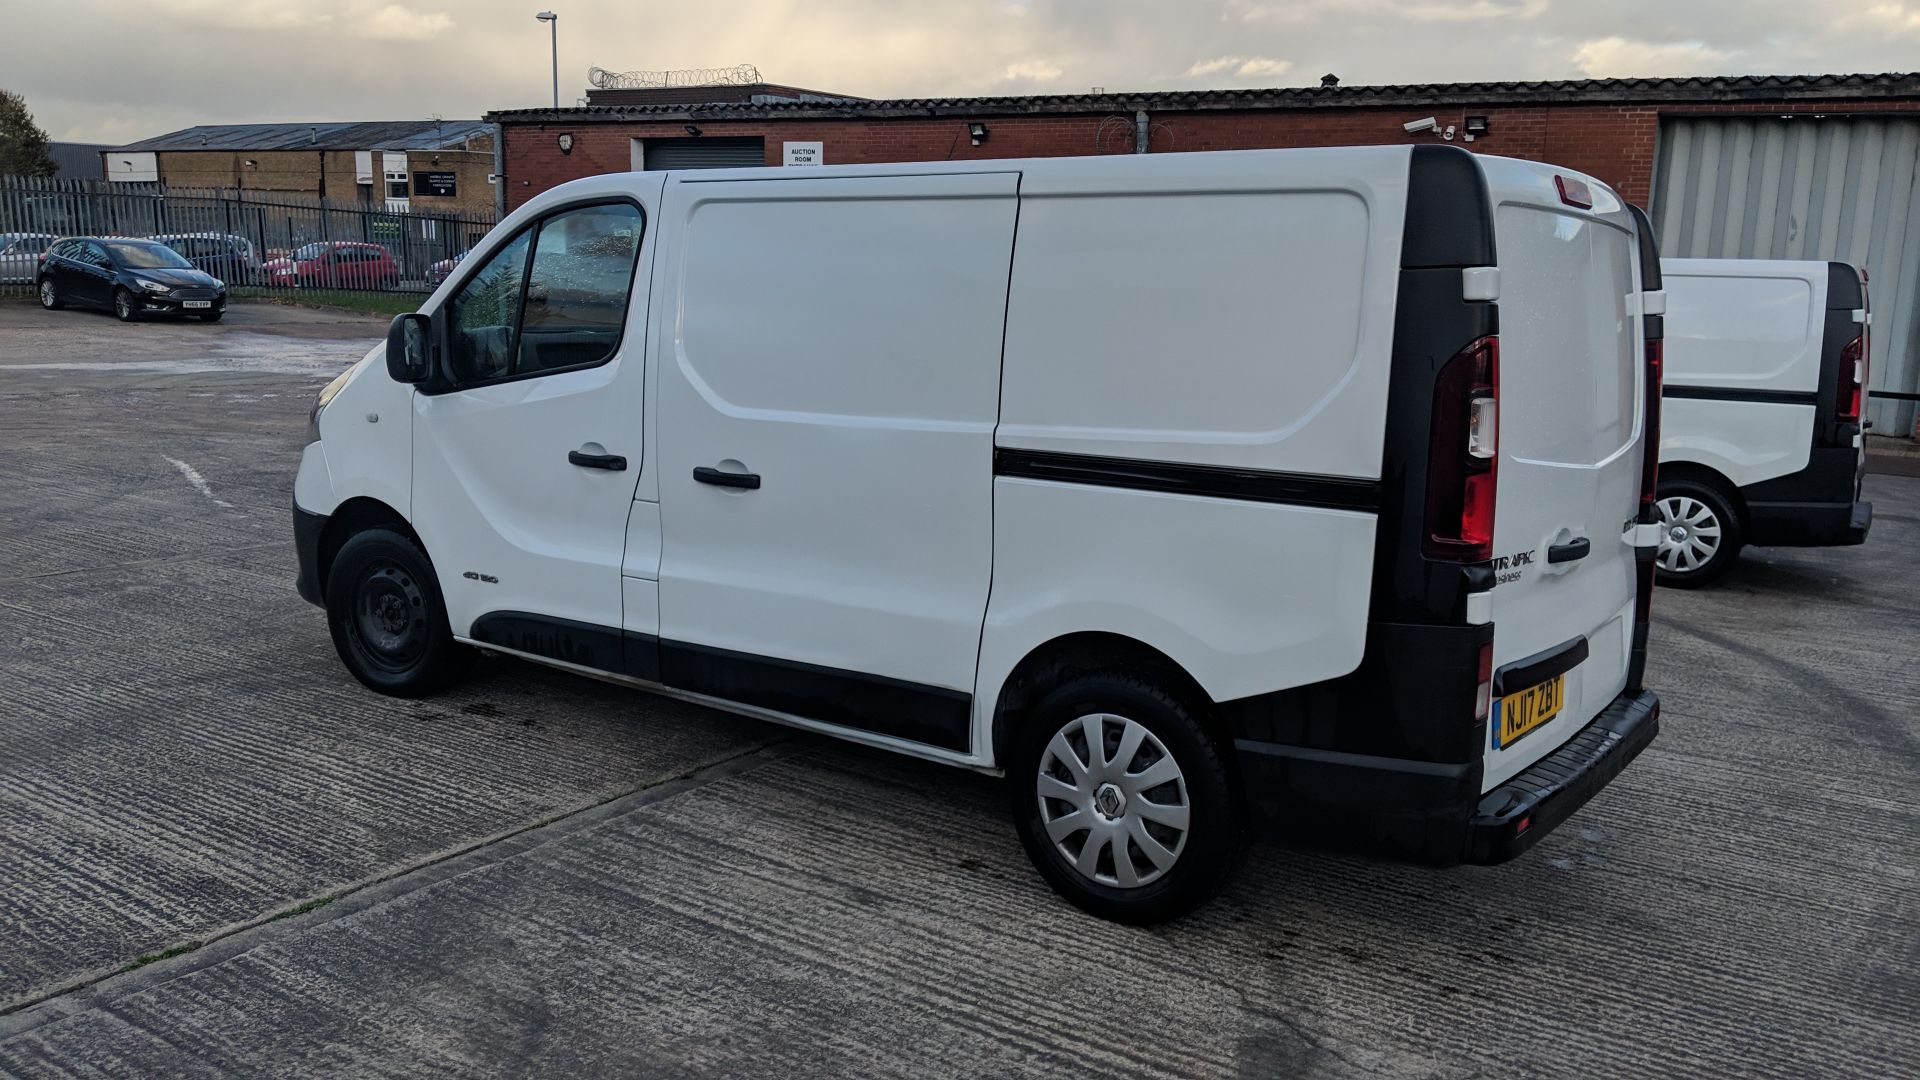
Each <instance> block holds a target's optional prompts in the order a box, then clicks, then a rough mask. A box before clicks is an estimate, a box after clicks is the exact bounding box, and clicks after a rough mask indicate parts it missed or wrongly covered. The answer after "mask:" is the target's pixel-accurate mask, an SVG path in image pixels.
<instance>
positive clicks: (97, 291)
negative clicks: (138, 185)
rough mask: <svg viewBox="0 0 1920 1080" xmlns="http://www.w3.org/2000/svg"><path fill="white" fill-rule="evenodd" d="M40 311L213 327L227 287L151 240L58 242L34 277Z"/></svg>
mask: <svg viewBox="0 0 1920 1080" xmlns="http://www.w3.org/2000/svg"><path fill="white" fill-rule="evenodd" d="M35 285H36V286H37V287H38V289H39V290H40V306H41V307H44V308H47V309H48V310H53V309H55V308H62V307H65V306H67V305H68V304H74V305H81V306H87V307H100V308H106V309H108V310H109V311H112V312H113V313H114V314H115V315H118V316H119V317H120V321H122V322H132V321H133V320H135V319H138V318H140V317H142V316H145V315H193V316H196V317H198V318H200V319H203V320H205V321H207V322H215V321H217V320H218V319H219V318H220V316H222V315H224V314H226V311H227V285H226V282H224V281H221V280H220V279H219V278H216V277H214V276H213V275H212V274H208V273H206V272H204V271H201V270H196V269H194V268H193V264H192V263H190V262H188V261H187V260H186V259H184V258H181V256H180V253H179V252H177V251H175V250H173V249H172V248H170V247H168V246H166V245H165V244H157V243H155V242H153V241H151V240H124V239H117V238H113V237H107V238H101V237H93V236H81V237H68V238H67V239H64V240H56V241H54V243H53V246H52V247H50V248H48V249H47V254H46V255H45V257H43V258H42V259H41V261H40V271H39V273H38V274H37V275H36V276H35Z"/></svg>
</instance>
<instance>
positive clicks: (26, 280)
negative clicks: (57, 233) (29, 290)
mask: <svg viewBox="0 0 1920 1080" xmlns="http://www.w3.org/2000/svg"><path fill="white" fill-rule="evenodd" d="M55 239H56V238H55V237H53V236H50V235H48V234H47V233H0V285H31V284H33V282H34V278H35V276H36V275H38V274H39V272H40V256H41V255H44V254H46V250H47V248H48V247H50V246H52V244H53V241H54V240H55Z"/></svg>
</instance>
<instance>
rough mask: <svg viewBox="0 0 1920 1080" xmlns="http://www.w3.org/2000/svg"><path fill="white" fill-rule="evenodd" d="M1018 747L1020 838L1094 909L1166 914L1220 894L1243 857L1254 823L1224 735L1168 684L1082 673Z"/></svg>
mask: <svg viewBox="0 0 1920 1080" xmlns="http://www.w3.org/2000/svg"><path fill="white" fill-rule="evenodd" d="M1009 751H1010V752H1009V755H1008V768H1007V775H1008V779H1009V783H1010V786H1011V791H1010V795H1011V797H1012V800H1013V817H1014V824H1015V827H1016V828H1017V829H1018V830H1019V833H1020V841H1021V843H1022V844H1023V845H1025V847H1026V849H1027V855H1028V857H1029V858H1031V859H1032V860H1033V863H1034V866H1035V867H1036V868H1037V869H1038V870H1039V871H1040V875H1041V876H1042V877H1044V878H1046V880H1047V883H1048V884H1049V885H1051V886H1053V888H1054V891H1056V892H1058V893H1059V894H1060V895H1062V896H1064V897H1066V898H1067V899H1068V900H1070V901H1072V902H1073V903H1074V904H1075V905H1076V906H1078V907H1080V908H1082V909H1083V910H1086V911H1088V912H1090V913H1092V914H1094V915H1098V916H1100V917H1102V918H1106V919H1113V920H1116V921H1119V922H1127V923H1156V922H1162V921H1164V920H1167V919H1171V918H1174V917H1176V916H1178V915H1181V914H1183V913H1185V912H1187V911H1189V910H1191V909H1192V908H1193V907H1195V906H1197V905H1198V904H1200V903H1201V902H1202V901H1204V900H1206V899H1207V898H1208V897H1210V896H1212V895H1213V894H1214V893H1215V892H1216V891H1218V889H1219V888H1220V885H1221V883H1222V882H1224V881H1225V880H1226V877H1227V875H1228V873H1229V872H1230V871H1231V870H1232V869H1233V867H1234V864H1235V863H1236V862H1237V861H1238V858H1239V855H1240V852H1241V849H1242V847H1243V830H1242V828H1241V825H1240V821H1239V818H1238V815H1237V814H1236V812H1235V809H1234V799H1233V791H1232V788H1231V781H1230V780H1229V777H1228V772H1227V767H1226V763H1225V761H1224V759H1223V757H1222V754H1221V750H1220V747H1219V744H1218V742H1217V741H1216V740H1215V739H1214V738H1213V736H1212V735H1211V734H1210V733H1209V731H1208V730H1207V727H1206V725H1205V723H1204V722H1203V718H1202V717H1201V716H1200V715H1199V714H1197V713H1196V712H1195V710H1194V709H1193V708H1192V707H1190V706H1189V705H1188V704H1187V703H1185V702H1184V701H1182V700H1181V699H1180V698H1179V697H1178V696H1177V695H1174V694H1172V693H1169V692H1168V691H1167V690H1165V689H1164V688H1162V687H1160V686H1157V685H1155V684H1153V683H1151V682H1148V681H1146V680H1143V679H1140V678H1137V677H1135V676H1131V675H1121V674H1106V675H1091V676H1083V677H1079V678H1076V679H1074V680H1072V681H1071V682H1068V683H1067V684H1065V685H1063V686H1061V687H1059V688H1057V689H1055V690H1054V691H1053V692H1052V693H1049V694H1048V695H1046V696H1045V697H1044V698H1042V699H1041V701H1040V702H1039V704H1038V705H1036V706H1035V707H1034V708H1033V710H1032V711H1031V712H1030V713H1028V715H1027V716H1026V718H1025V719H1024V721H1023V722H1022V723H1021V726H1020V727H1019V728H1018V729H1017V730H1016V731H1015V733H1014V736H1013V740H1012V745H1011V746H1010V747H1009Z"/></svg>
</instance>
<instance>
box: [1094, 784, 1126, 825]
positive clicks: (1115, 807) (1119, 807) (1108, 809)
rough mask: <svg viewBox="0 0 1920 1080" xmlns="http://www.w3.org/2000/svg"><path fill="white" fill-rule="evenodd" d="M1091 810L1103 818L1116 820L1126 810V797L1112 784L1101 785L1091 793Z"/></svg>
mask: <svg viewBox="0 0 1920 1080" xmlns="http://www.w3.org/2000/svg"><path fill="white" fill-rule="evenodd" d="M1093 808H1094V809H1095V810H1098V811H1099V812H1100V816H1101V817H1104V818H1117V817H1119V816H1120V812H1121V811H1123V810H1125V809H1126V808H1127V797H1126V796H1125V795H1123V794H1121V792H1120V789H1119V788H1118V787H1116V786H1114V785H1113V784H1101V785H1100V789H1099V790H1098V791H1095V792H1094V793H1093Z"/></svg>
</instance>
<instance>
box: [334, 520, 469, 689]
mask: <svg viewBox="0 0 1920 1080" xmlns="http://www.w3.org/2000/svg"><path fill="white" fill-rule="evenodd" d="M326 598H327V627H328V629H329V630H330V631H332V634H333V647H334V650H335V651H337V652H338V653H339V654H340V660H341V662H343V663H345V664H346V665H347V670H348V671H351V672H353V676H354V678H356V679H359V680H360V681H361V682H363V683H365V684H366V685H367V686H368V687H370V688H372V689H374V690H378V691H379V692H380V693H383V694H391V695H393V696H395V697H423V696H425V695H427V694H431V693H434V692H435V691H438V690H440V689H442V688H444V687H445V686H446V685H447V684H448V683H450V682H452V681H453V680H454V679H455V678H457V677H458V676H459V675H460V674H461V673H462V672H464V671H465V670H466V666H467V664H468V663H469V662H470V661H471V659H472V652H471V650H469V649H467V648H465V647H464V646H462V645H461V644H460V643H459V642H457V641H455V640H453V631H452V629H451V628H449V627H448V625H447V609H446V604H445V603H444V602H443V601H442V600H441V598H440V585H439V582H438V580H437V579H436V578H435V577H434V573H433V564H432V563H430V562H428V561H427V556H426V553H425V552H423V551H421V550H420V548H419V546H418V545H416V544H415V543H414V542H413V541H412V540H410V539H408V538H407V537H405V536H402V535H401V534H400V533H397V532H395V531H393V530H391V529H369V530H367V531H366V532H363V533H359V534H357V535H355V536H354V537H353V538H352V539H350V540H348V541H347V542H346V543H345V544H344V545H342V546H341V548H340V553H339V554H338V555H336V556H334V560H333V565H332V566H331V567H330V568H328V571H327V597H326Z"/></svg>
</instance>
